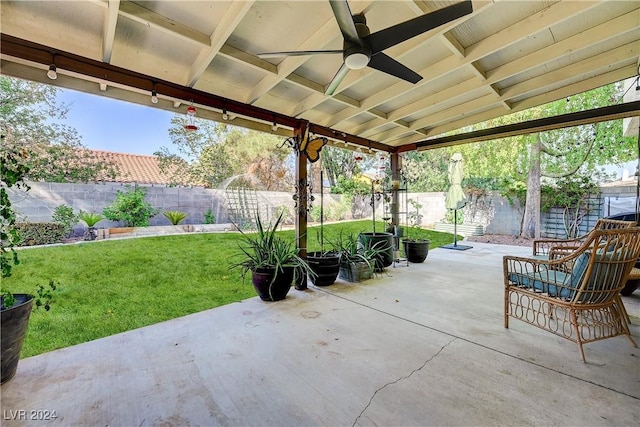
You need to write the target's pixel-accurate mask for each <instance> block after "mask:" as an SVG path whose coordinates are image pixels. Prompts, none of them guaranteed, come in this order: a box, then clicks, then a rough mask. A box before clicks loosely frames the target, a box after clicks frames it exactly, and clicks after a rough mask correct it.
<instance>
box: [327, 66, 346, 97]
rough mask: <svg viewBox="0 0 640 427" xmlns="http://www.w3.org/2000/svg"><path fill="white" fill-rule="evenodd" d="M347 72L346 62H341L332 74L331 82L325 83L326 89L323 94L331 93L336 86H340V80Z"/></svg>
mask: <svg viewBox="0 0 640 427" xmlns="http://www.w3.org/2000/svg"><path fill="white" fill-rule="evenodd" d="M348 72H349V68H347V64H345V63H344V62H343V63H342V66H341V67H340V69H339V70H338V72H337V73H336V75H335V76H333V79H332V80H331V83H329V84H328V85H327V89H326V90H325V91H324V93H325V95H333V94H334V93H335V91H336V89H338V86H340V83H342V80H344V78H345V77H346V76H347V73H348Z"/></svg>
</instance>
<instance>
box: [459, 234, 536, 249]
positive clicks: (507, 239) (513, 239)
mask: <svg viewBox="0 0 640 427" xmlns="http://www.w3.org/2000/svg"><path fill="white" fill-rule="evenodd" d="M465 240H466V241H469V242H481V243H494V244H496V245H512V246H529V247H533V239H525V238H523V237H519V236H511V235H508V234H485V235H483V236H469V237H465Z"/></svg>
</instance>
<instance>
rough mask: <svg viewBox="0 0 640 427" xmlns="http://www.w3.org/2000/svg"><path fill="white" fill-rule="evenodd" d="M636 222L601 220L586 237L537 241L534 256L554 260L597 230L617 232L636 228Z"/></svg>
mask: <svg viewBox="0 0 640 427" xmlns="http://www.w3.org/2000/svg"><path fill="white" fill-rule="evenodd" d="M635 226H636V222H635V221H619V220H615V219H606V218H600V219H599V220H598V221H597V222H596V224H595V225H594V226H593V229H592V230H591V231H590V232H589V233H587V234H585V235H584V236H580V237H576V238H574V239H536V240H534V241H533V256H534V257H537V258H542V259H544V258H552V259H553V257H554V256H562V255H566V254H567V253H568V252H570V251H573V250H575V249H576V248H578V247H579V246H580V245H581V244H582V243H584V242H585V241H586V240H587V239H588V238H589V235H590V234H591V233H593V231H595V230H615V229H619V228H629V227H635Z"/></svg>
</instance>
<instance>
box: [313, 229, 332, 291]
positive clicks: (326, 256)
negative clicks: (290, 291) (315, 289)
mask: <svg viewBox="0 0 640 427" xmlns="http://www.w3.org/2000/svg"><path fill="white" fill-rule="evenodd" d="M318 240H319V241H320V247H321V248H322V250H320V251H315V252H309V253H307V263H308V264H309V267H310V268H311V269H312V270H313V272H314V273H315V275H314V276H312V277H310V279H311V283H313V284H314V285H316V286H328V285H331V284H333V283H334V282H335V281H336V278H337V277H338V272H339V270H340V251H339V250H337V249H336V248H331V249H329V250H325V249H324V236H323V234H322V232H321V233H320V237H319V238H318Z"/></svg>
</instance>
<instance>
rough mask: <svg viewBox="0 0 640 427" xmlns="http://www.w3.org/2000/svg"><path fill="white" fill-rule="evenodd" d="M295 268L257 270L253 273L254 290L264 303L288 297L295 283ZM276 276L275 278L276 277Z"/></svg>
mask: <svg viewBox="0 0 640 427" xmlns="http://www.w3.org/2000/svg"><path fill="white" fill-rule="evenodd" d="M293 271H294V269H293V267H285V268H284V269H283V270H281V271H278V274H277V275H276V274H275V273H276V270H275V268H269V269H257V270H255V271H252V273H251V282H252V283H253V288H254V289H255V290H256V292H257V293H258V296H259V297H260V299H261V300H262V301H280V300H282V299H285V298H286V297H287V294H288V293H289V289H291V282H293ZM274 276H275V277H274Z"/></svg>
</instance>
